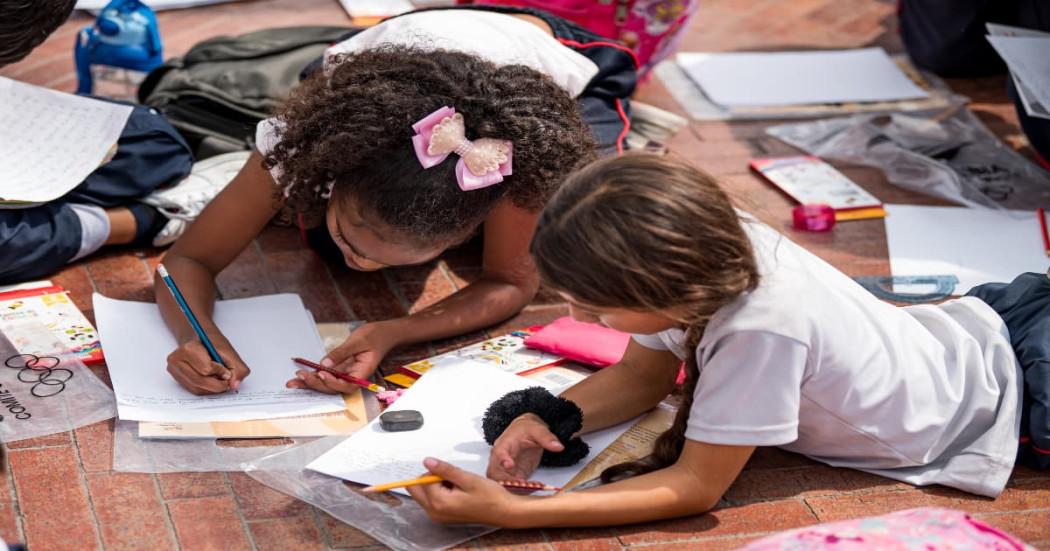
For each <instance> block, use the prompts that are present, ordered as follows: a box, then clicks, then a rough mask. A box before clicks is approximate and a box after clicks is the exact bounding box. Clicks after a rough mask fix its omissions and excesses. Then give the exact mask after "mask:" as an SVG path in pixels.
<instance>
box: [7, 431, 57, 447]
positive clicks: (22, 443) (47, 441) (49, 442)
mask: <svg viewBox="0 0 1050 551" xmlns="http://www.w3.org/2000/svg"><path fill="white" fill-rule="evenodd" d="M69 434H70V433H68V432H56V433H55V434H49V435H47V436H38V437H36V438H27V439H25V440H18V441H15V442H8V443H7V444H5V445H6V446H7V449H9V450H20V449H26V448H52V447H58V446H68V445H69V444H70V443H71V442H72V440H70V438H69Z"/></svg>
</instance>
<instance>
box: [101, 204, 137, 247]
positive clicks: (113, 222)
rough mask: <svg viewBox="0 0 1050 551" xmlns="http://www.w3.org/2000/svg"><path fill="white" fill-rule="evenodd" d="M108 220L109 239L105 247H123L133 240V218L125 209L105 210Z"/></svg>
mask: <svg viewBox="0 0 1050 551" xmlns="http://www.w3.org/2000/svg"><path fill="white" fill-rule="evenodd" d="M106 217H107V218H109V238H107V239H106V245H123V244H127V243H131V242H132V241H134V240H135V230H136V229H137V225H136V223H135V216H134V215H133V214H131V211H130V210H128V209H127V208H126V207H115V208H112V209H106Z"/></svg>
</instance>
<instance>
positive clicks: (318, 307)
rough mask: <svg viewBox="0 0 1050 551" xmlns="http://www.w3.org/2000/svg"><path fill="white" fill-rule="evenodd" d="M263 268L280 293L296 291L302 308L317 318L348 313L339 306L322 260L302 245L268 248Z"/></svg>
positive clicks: (340, 318) (331, 318) (346, 316)
mask: <svg viewBox="0 0 1050 551" xmlns="http://www.w3.org/2000/svg"><path fill="white" fill-rule="evenodd" d="M265 259H266V268H267V271H268V273H269V275H270V278H271V279H272V280H273V282H274V284H275V285H276V286H277V290H278V291H279V292H282V293H298V294H299V296H301V297H302V299H303V303H304V304H305V305H306V308H307V309H308V310H310V312H311V313H313V315H314V319H316V320H317V321H319V322H334V321H346V320H348V319H350V313H349V312H347V311H346V308H344V307H343V303H342V301H341V300H340V297H339V294H338V292H337V291H336V288H335V286H334V285H333V284H332V280H331V279H330V278H329V276H328V270H327V268H326V267H325V263H324V261H322V260H321V259H320V257H318V256H317V255H316V254H314V253H313V252H311V251H308V250H306V249H303V248H299V249H298V250H294V251H280V252H268V253H266V254H265Z"/></svg>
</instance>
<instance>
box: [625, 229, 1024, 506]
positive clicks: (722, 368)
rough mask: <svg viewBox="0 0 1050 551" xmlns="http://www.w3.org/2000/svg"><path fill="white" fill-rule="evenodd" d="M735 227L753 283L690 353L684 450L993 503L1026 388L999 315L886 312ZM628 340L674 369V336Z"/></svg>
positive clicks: (960, 302) (917, 309) (815, 261)
mask: <svg viewBox="0 0 1050 551" xmlns="http://www.w3.org/2000/svg"><path fill="white" fill-rule="evenodd" d="M744 226H745V229H746V231H747V233H748V235H749V236H750V238H751V242H752V244H753V246H754V248H755V253H756V255H757V258H758V263H759V270H760V275H761V278H762V279H761V281H760V283H759V286H758V288H757V289H756V290H755V291H753V292H751V293H748V294H746V295H744V296H742V297H740V298H738V299H737V300H736V301H734V302H733V303H731V304H729V305H727V306H725V307H723V308H722V309H720V310H719V311H718V312H717V313H716V314H715V316H714V318H713V319H712V320H711V322H710V323H709V325H708V327H707V330H706V332H705V334H704V336H703V338H702V340H701V342H700V345H699V346H698V347H697V358H698V363H699V366H700V378H699V380H698V384H697V387H696V391H695V393H694V400H693V405H692V409H691V410H690V412H689V421H688V426H687V429H686V438H688V439H690V440H695V441H699V442H707V443H712V444H729V445H753V446H780V447H782V448H784V449H786V450H789V451H793V452H797V453H801V454H804V455H807V456H809V457H811V458H813V459H816V460H817V461H821V462H823V463H827V464H828V465H832V466H837V467H851V468H854V469H859V470H862V471H867V472H871V473H875V474H879V475H882V476H886V477H889V478H893V479H896V480H901V481H904V482H908V483H911V484H916V485H927V484H943V485H946V486H951V487H954V488H958V489H961V490H965V491H967V492H972V493H975V494H980V495H985V496H991V497H994V496H997V495H999V493H1000V492H1002V490H1003V487H1004V486H1005V485H1006V482H1007V479H1008V478H1009V477H1010V473H1011V472H1012V470H1013V465H1014V460H1015V458H1016V455H1017V446H1018V432H1019V426H1020V412H1021V409H1020V408H1021V392H1022V381H1023V378H1022V375H1021V370H1020V366H1019V364H1018V362H1017V358H1016V356H1015V355H1014V351H1013V348H1012V347H1011V345H1010V340H1009V336H1008V333H1007V329H1006V326H1005V324H1004V323H1003V321H1002V319H1001V318H1000V317H999V315H998V314H996V312H995V311H994V310H992V309H991V307H989V306H988V305H987V304H985V303H984V302H983V301H981V300H980V299H977V298H973V297H964V298H960V299H956V300H951V301H949V302H946V303H943V304H941V305H937V306H933V305H921V306H911V307H907V308H899V307H896V306H893V305H891V304H888V303H885V302H882V301H880V300H879V299H877V298H875V297H874V296H873V295H871V294H870V293H869V292H868V291H866V290H865V289H864V288H862V287H861V286H860V285H858V284H857V283H855V282H854V281H853V280H851V279H850V278H848V277H847V276H846V275H844V274H842V273H841V272H839V271H838V270H836V269H835V268H833V267H832V266H830V265H829V264H827V263H826V262H824V261H823V260H821V259H819V258H817V257H816V256H814V255H813V254H811V253H809V252H808V251H806V250H805V249H803V248H802V247H800V246H798V245H796V244H795V243H793V242H791V241H790V240H788V239H787V238H786V237H784V236H782V235H780V234H779V233H777V232H776V231H774V230H773V229H771V228H769V227H768V226H765V225H763V224H760V223H758V222H745V224H744ZM634 340H635V341H637V342H638V343H639V344H641V345H643V346H646V347H648V348H652V349H657V350H671V351H673V352H674V353H675V354H676V355H678V356H679V357H684V356H685V354H684V349H683V348H682V341H683V335H682V332H681V331H680V330H671V331H665V332H663V333H660V334H658V335H636V336H635V337H634Z"/></svg>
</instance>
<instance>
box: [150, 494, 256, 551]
mask: <svg viewBox="0 0 1050 551" xmlns="http://www.w3.org/2000/svg"><path fill="white" fill-rule="evenodd" d="M168 514H169V515H170V516H171V522H172V524H173V525H174V526H175V535H176V536H177V537H178V542H179V547H181V548H182V549H184V550H187V551H198V550H199V551H212V550H214V551H219V550H222V551H229V550H235V549H251V543H249V540H248V535H247V534H245V532H244V527H243V526H242V524H241V518H240V516H239V515H238V514H237V505H236V504H235V503H234V501H233V498H232V497H204V498H196V499H184V500H179V501H170V502H168Z"/></svg>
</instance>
